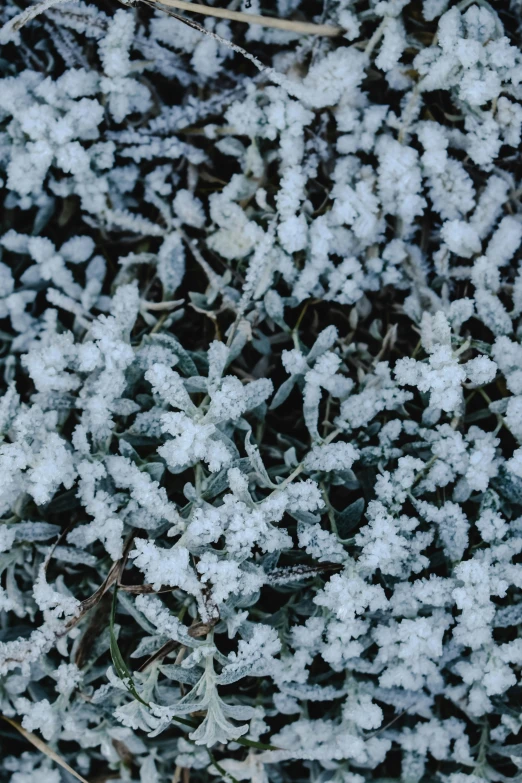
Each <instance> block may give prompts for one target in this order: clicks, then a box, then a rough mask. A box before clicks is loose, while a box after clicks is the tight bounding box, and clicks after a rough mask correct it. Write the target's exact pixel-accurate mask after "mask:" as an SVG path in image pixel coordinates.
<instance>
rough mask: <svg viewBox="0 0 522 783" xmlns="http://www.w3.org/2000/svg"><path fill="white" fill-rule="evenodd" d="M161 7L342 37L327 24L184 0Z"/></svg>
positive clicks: (164, 0)
mask: <svg viewBox="0 0 522 783" xmlns="http://www.w3.org/2000/svg"><path fill="white" fill-rule="evenodd" d="M161 5H167V6H169V7H170V8H177V9H178V10H180V11H190V12H191V13H194V14H202V15H204V16H215V17H217V18H218V19H230V20H231V21H233V22H244V23H245V24H259V25H262V26H263V27H274V28H276V29H277V30H287V31H288V32H291V33H302V34H303V35H326V36H329V37H335V36H337V35H342V33H343V32H344V31H343V29H342V27H333V26H332V25H328V24H314V23H313V22H299V21H297V20H292V19H275V18H272V17H269V16H261V15H260V14H245V13H243V12H242V11H230V10H229V9H228V8H212V7H211V6H207V5H202V4H200V3H188V2H186V0H161Z"/></svg>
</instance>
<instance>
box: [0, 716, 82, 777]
mask: <svg viewBox="0 0 522 783" xmlns="http://www.w3.org/2000/svg"><path fill="white" fill-rule="evenodd" d="M0 718H2V720H5V722H6V723H9V725H10V726H12V727H13V728H14V729H16V730H17V731H18V732H19V733H20V734H21V735H22V737H25V739H26V740H27V741H28V742H30V743H31V744H32V745H34V747H35V748H37V749H38V750H39V751H41V752H42V753H44V754H45V755H46V756H47V757H48V758H50V759H51V760H52V761H54V762H55V763H56V764H59V766H60V767H62V768H63V769H65V770H66V771H67V772H68V773H69V774H70V775H72V776H73V777H75V778H76V780H80V781H81V783H89V781H88V780H86V779H85V778H82V776H81V775H80V774H79V773H78V772H75V770H74V769H73V768H72V767H70V766H69V765H68V764H67V762H66V761H64V760H63V759H62V757H61V756H59V755H58V753H56V751H54V750H53V749H52V748H50V747H49V745H48V744H47V743H46V742H44V741H43V740H41V739H40V737H37V736H36V734H33V733H32V732H31V731H27V730H26V729H24V727H23V726H20V724H19V723H17V722H16V721H15V720H12V719H11V718H6V716H5V715H0Z"/></svg>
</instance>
